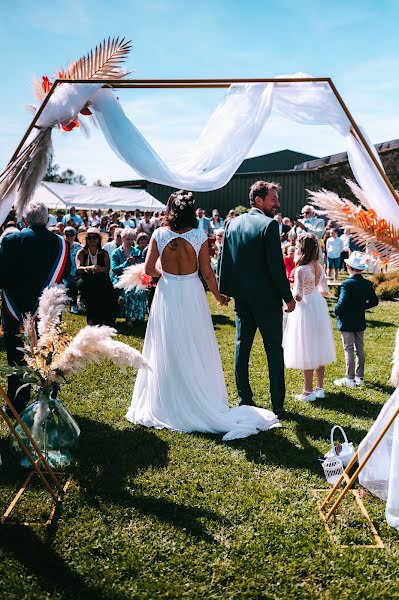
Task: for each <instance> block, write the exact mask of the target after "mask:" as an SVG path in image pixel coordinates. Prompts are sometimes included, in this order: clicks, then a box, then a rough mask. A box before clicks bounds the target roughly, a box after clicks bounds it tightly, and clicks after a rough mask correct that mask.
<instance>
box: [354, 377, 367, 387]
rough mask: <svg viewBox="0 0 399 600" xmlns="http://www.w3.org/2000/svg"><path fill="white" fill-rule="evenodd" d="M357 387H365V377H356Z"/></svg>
mask: <svg viewBox="0 0 399 600" xmlns="http://www.w3.org/2000/svg"><path fill="white" fill-rule="evenodd" d="M355 383H356V385H365V383H364V379H363V377H355Z"/></svg>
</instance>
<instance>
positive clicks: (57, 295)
mask: <svg viewBox="0 0 399 600" xmlns="http://www.w3.org/2000/svg"><path fill="white" fill-rule="evenodd" d="M67 302H68V295H67V289H66V287H65V285H62V284H60V285H55V286H53V287H51V288H49V287H46V288H45V290H44V291H43V293H42V295H41V296H40V300H39V311H38V319H39V322H38V326H37V329H38V332H39V336H42V335H43V334H45V333H47V332H48V331H50V330H51V329H52V328H53V327H54V326H55V325H56V324H57V323H58V322H59V320H60V317H61V313H62V310H63V308H64V306H65V305H66V303H67Z"/></svg>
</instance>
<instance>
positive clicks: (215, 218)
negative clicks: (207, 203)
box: [211, 208, 223, 233]
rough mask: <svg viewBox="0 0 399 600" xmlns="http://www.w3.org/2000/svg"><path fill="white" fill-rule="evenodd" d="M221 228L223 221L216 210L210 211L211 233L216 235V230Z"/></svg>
mask: <svg viewBox="0 0 399 600" xmlns="http://www.w3.org/2000/svg"><path fill="white" fill-rule="evenodd" d="M222 227H223V219H222V218H221V217H220V215H219V211H218V209H217V208H214V209H213V211H212V219H211V229H212V231H213V233H216V230H217V229H221V228H222Z"/></svg>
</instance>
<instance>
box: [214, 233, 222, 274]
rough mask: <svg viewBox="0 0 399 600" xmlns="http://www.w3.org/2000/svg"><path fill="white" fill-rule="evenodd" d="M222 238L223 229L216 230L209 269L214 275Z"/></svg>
mask: <svg viewBox="0 0 399 600" xmlns="http://www.w3.org/2000/svg"><path fill="white" fill-rule="evenodd" d="M223 237H224V229H223V227H220V229H216V231H215V242H214V245H213V254H212V258H211V267H212V270H213V271H214V272H215V273H216V271H217V263H218V256H219V252H220V250H221V247H222V242H223Z"/></svg>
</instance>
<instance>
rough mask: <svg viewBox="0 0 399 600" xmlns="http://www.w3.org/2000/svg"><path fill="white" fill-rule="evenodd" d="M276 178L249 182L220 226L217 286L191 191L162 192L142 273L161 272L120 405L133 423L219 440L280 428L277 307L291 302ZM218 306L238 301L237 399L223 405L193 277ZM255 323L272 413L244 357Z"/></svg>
mask: <svg viewBox="0 0 399 600" xmlns="http://www.w3.org/2000/svg"><path fill="white" fill-rule="evenodd" d="M278 189H279V186H278V184H274V183H269V182H265V181H257V182H256V183H254V184H253V185H252V186H251V188H250V192H249V202H250V206H251V208H250V210H249V212H248V213H246V214H243V215H241V216H239V217H237V218H236V219H232V220H231V221H230V222H229V223H228V224H227V226H226V230H225V236H224V242H223V246H222V249H221V252H220V256H219V264H218V274H219V287H218V285H217V282H216V279H215V275H214V273H213V271H212V268H211V266H210V260H209V252H208V244H207V236H206V234H205V233H204V232H203V231H202V229H199V228H198V227H197V219H196V214H195V200H194V196H193V194H192V193H191V192H186V191H182V190H180V191H178V192H175V193H173V194H171V196H170V197H169V200H168V203H167V211H166V217H165V221H164V226H163V227H160V228H158V229H157V230H156V231H155V232H154V234H153V236H152V238H151V242H150V246H149V250H148V253H147V258H146V262H145V267H144V269H145V272H146V274H148V275H151V276H156V277H159V276H160V275H162V277H161V278H160V280H159V283H158V285H157V288H156V292H155V296H154V300H153V303H152V307H151V312H150V317H149V320H148V325H147V332H146V336H145V340H144V348H143V355H144V357H145V358H146V359H147V361H148V363H149V364H150V367H151V369H140V370H139V372H138V375H137V380H136V383H135V387H134V392H133V399H132V403H131V406H130V408H129V410H128V412H127V415H126V416H127V418H128V420H129V421H131V422H132V423H139V424H142V425H145V426H147V427H156V428H168V429H173V430H177V431H182V432H192V431H198V432H206V433H224V434H225V435H224V437H223V440H232V439H237V438H243V437H247V436H249V435H252V434H256V433H258V432H259V431H265V430H267V429H270V428H272V427H278V426H279V418H282V417H283V416H284V408H283V406H284V397H285V384H284V358H283V349H282V318H283V314H282V304H283V300H284V302H285V303H286V305H287V307H286V311H287V312H292V311H293V310H294V309H295V300H294V299H293V297H292V294H291V290H290V285H289V282H288V280H287V278H286V274H285V266H284V262H283V257H282V252H281V246H280V236H279V229H278V223H277V221H275V220H274V219H273V217H274V214H275V212H276V211H277V209H278V208H279V207H280V203H279V199H278ZM198 271H200V272H201V274H202V276H203V278H204V279H205V281H206V283H207V285H208V288H209V290H210V291H211V292H212V294H213V295H214V296H215V298H216V300H217V301H218V302H219V303H220V304H221V305H226V304H227V303H228V301H229V297H232V298H234V300H235V315H236V346H235V377H236V384H237V390H238V395H239V399H240V402H239V406H236V407H234V408H231V409H230V408H229V406H228V397H227V391H226V386H225V381H224V375H223V368H222V363H221V359H220V354H219V349H218V346H217V342H216V337H215V333H214V329H213V323H212V319H211V315H210V311H209V306H208V302H207V299H206V295H205V292H204V289H203V286H202V283H201V281H200V279H199V277H198ZM257 329H259V331H260V333H261V336H262V339H263V344H264V348H265V352H266V355H267V360H268V366H269V378H270V397H271V405H272V410H273V412H272V411H270V410H266V409H263V408H259V407H257V406H256V404H255V399H254V397H253V393H252V389H251V385H250V382H249V357H250V353H251V349H252V345H253V341H254V337H255V333H256V331H257Z"/></svg>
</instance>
